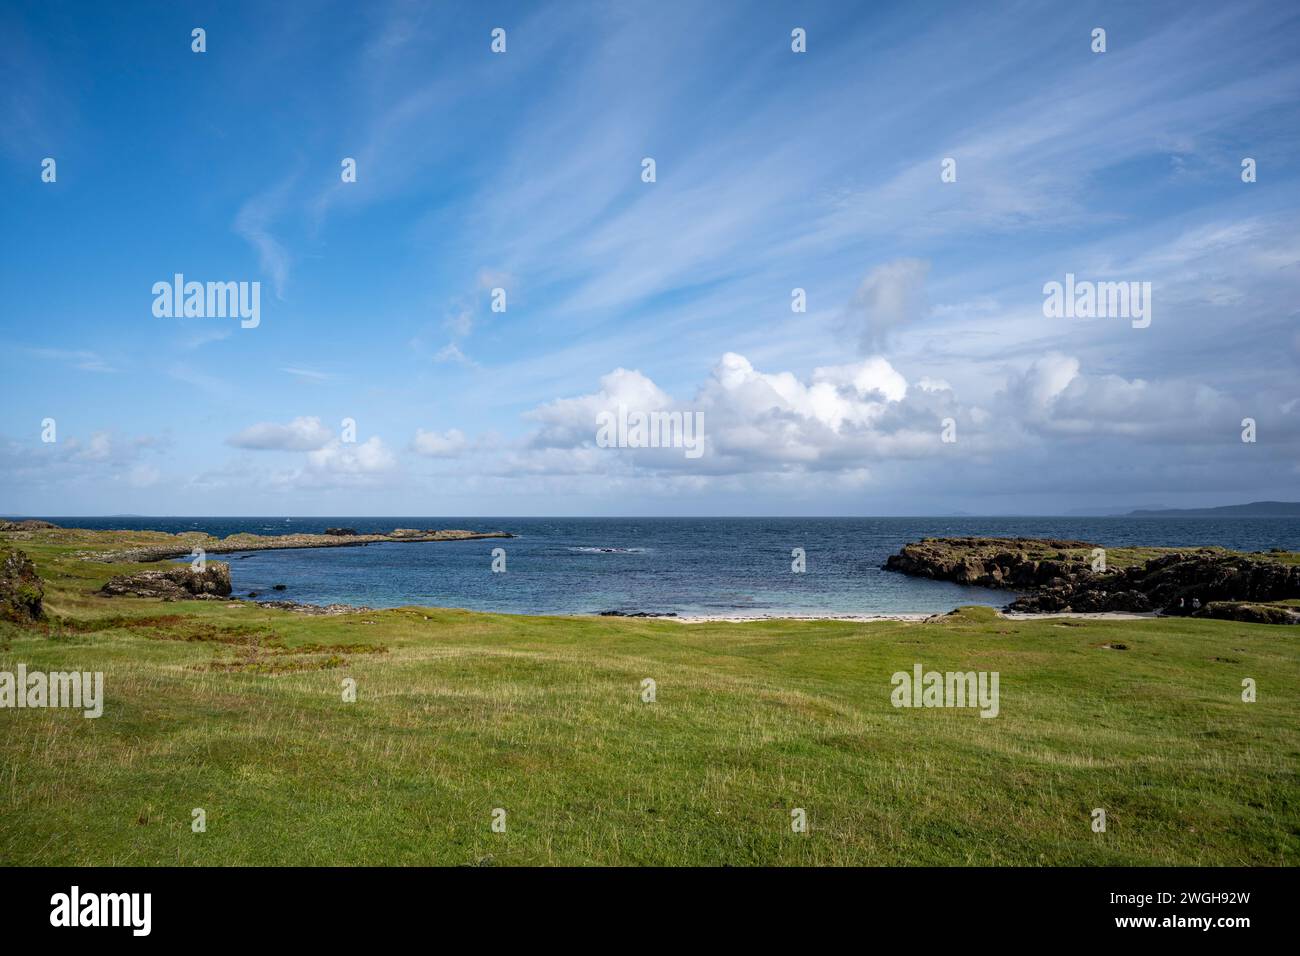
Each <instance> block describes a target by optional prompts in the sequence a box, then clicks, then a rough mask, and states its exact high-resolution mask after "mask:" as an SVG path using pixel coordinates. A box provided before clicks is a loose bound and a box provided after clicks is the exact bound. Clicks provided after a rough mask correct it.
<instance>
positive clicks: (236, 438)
mask: <svg viewBox="0 0 1300 956" xmlns="http://www.w3.org/2000/svg"><path fill="white" fill-rule="evenodd" d="M332 437H333V435H332V433H331V432H330V430H329V429H327V428H326V427H325V426H324V425H322V424H321V421H320V419H319V418H316V417H314V416H313V417H300V418H295V419H294V420H293V421H291V422H289V423H288V424H287V425H280V424H276V423H275V422H259V423H258V424H256V425H252V426H250V427H248V428H245V429H244V430H243V431H241V432H239V433H238V434H235V435H231V436H230V437H229V438H227V439H226V444H227V445H233V446H234V447H236V448H249V449H253V450H255V451H315V450H317V449H319V448H322V447H323V446H324V445H325V444H326V443H327V442H329V441H330V439H331V438H332Z"/></svg>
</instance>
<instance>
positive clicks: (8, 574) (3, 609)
mask: <svg viewBox="0 0 1300 956" xmlns="http://www.w3.org/2000/svg"><path fill="white" fill-rule="evenodd" d="M44 599H45V586H44V585H43V584H42V583H41V579H40V576H39V575H38V574H37V573H36V566H35V565H34V564H32V559H31V558H29V557H28V556H27V554H26V552H23V551H19V550H18V549H17V548H0V620H5V621H12V622H14V623H15V624H35V623H36V622H37V621H39V620H41V619H42V618H43V617H45V610H44V608H43V607H42V606H41V602H42V601H43V600H44Z"/></svg>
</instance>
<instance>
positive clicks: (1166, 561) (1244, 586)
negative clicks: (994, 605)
mask: <svg viewBox="0 0 1300 956" xmlns="http://www.w3.org/2000/svg"><path fill="white" fill-rule="evenodd" d="M885 569H886V570H889V571H898V572H901V573H903V574H910V575H914V576H917V577H927V578H933V579H935V580H939V581H952V582H955V583H957V584H966V585H974V586H978V587H987V588H1000V589H1005V590H1013V591H1020V592H1022V595H1021V596H1020V597H1018V598H1017V599H1016V600H1015V601H1013V602H1012V603H1011V604H1009V605H1008V606H1007V610H1008V611H1014V612H1022V613H1030V614H1056V613H1104V612H1132V613H1153V612H1154V613H1160V614H1168V615H1177V616H1190V617H1207V618H1219V619H1224V620H1237V621H1249V622H1253V623H1266V624H1300V607H1297V606H1288V605H1286V604H1284V603H1280V602H1287V601H1294V600H1296V599H1300V556H1297V555H1296V554H1294V553H1291V552H1286V551H1278V552H1269V553H1254V554H1245V553H1242V552H1237V551H1229V550H1226V549H1223V548H1113V549H1108V548H1105V547H1103V546H1102V545H1098V544H1092V543H1090V542H1086V541H1072V540H1058V539H1041V538H925V539H923V540H921V541H918V542H913V543H911V544H907V545H904V546H903V548H902V550H901V551H899V553H898V554H895V555H891V556H890V558H889V559H888V560H887V561H886V562H885Z"/></svg>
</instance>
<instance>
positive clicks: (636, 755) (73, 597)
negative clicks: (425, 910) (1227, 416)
mask: <svg viewBox="0 0 1300 956" xmlns="http://www.w3.org/2000/svg"><path fill="white" fill-rule="evenodd" d="M81 534H85V533H84V532H83V533H81ZM13 543H14V544H15V545H16V546H18V547H22V548H23V549H24V550H26V551H28V553H29V554H31V555H32V556H33V558H34V560H36V562H37V565H38V568H39V570H40V571H41V573H42V576H44V577H46V578H47V579H48V583H49V591H48V593H47V600H46V603H47V607H48V609H49V610H50V611H51V612H52V613H53V614H54V615H56V616H57V617H58V618H59V619H61V620H62V621H64V625H63V626H54V627H51V628H49V629H47V630H46V631H39V630H27V631H24V630H19V629H17V628H14V627H8V628H7V629H6V630H4V631H2V632H0V670H10V671H12V670H13V669H14V668H15V667H16V665H17V664H18V663H19V662H23V663H25V664H26V665H27V666H28V668H29V669H34V670H67V669H78V670H89V671H96V670H99V671H103V672H104V675H105V677H104V680H105V696H106V699H107V700H106V704H105V710H104V715H103V717H101V718H99V719H98V720H87V719H85V718H83V717H82V716H81V714H80V713H79V712H74V711H70V710H21V711H19V710H8V709H4V710H0V863H3V864H126V865H139V864H332V863H339V864H471V865H472V864H484V863H494V864H497V865H514V864H588V863H590V864H712V865H718V864H734V865H747V864H958V865H960V864H995V865H996V864H1030V865H1036V864H1102V865H1111V864H1137V865H1155V864H1222V865H1260V864H1264V865H1294V864H1295V863H1296V862H1297V860H1298V858H1300V856H1298V854H1300V782H1298V780H1297V773H1296V770H1297V765H1298V758H1300V719H1298V718H1300V707H1298V706H1297V699H1296V693H1295V689H1296V687H1297V686H1300V629H1294V628H1287V627H1277V626H1273V627H1270V626H1264V625H1248V624H1237V623H1232V622H1224V621H1193V620H1189V619H1162V620H1151V621H1139V622H1133V621H1101V620H1089V621H1078V620H1032V621H1009V620H1005V619H1002V618H1000V617H998V616H997V615H996V614H994V613H993V612H992V611H990V610H988V609H969V610H967V611H966V612H964V613H962V614H958V615H954V616H951V617H948V618H945V619H943V620H942V621H939V622H928V623H904V622H878V623H869V624H862V623H842V622H761V623H749V624H726V623H717V624H706V625H683V624H679V623H676V622H672V621H664V620H626V619H623V620H619V619H603V618H541V617H515V616H508V615H495V614H475V613H469V612H462V611H446V610H429V609H421V608H402V609H398V610H393V611H384V612H370V613H363V614H351V615H344V616H339V617H316V618H312V617H304V616H300V615H295V614H291V613H286V612H275V611H270V610H262V609H257V608H255V607H250V606H247V605H244V606H239V607H229V606H227V604H226V603H225V602H189V603H178V604H162V603H159V602H152V601H143V600H133V599H115V600H109V599H103V598H98V597H93V596H91V595H90V594H89V591H91V590H93V588H94V587H96V586H98V583H100V582H102V580H104V579H105V578H106V577H107V576H108V575H109V574H113V573H122V572H123V571H124V570H129V566H125V567H124V566H121V565H112V566H100V565H95V564H86V563H83V562H81V561H78V560H76V559H74V558H72V557H71V555H70V554H69V549H70V548H72V547H73V544H74V543H75V542H72V541H69V540H59V539H58V536H56V535H52V534H51V535H49V536H47V538H46V540H44V541H33V540H30V539H29V540H26V541H15V542H13ZM76 546H77V547H82V545H81V544H79V543H78V544H76ZM100 547H104V546H103V545H101V546H100ZM1118 645H1124V646H1125V647H1126V649H1125V650H1116V649H1113V648H1115V647H1116V646H1118ZM918 661H919V662H921V663H922V664H923V665H924V667H925V669H927V670H931V669H933V670H939V671H947V670H995V671H998V672H1000V675H1001V688H1000V690H1001V700H1000V705H1001V713H1000V715H999V716H998V717H997V718H995V719H988V720H986V719H981V718H980V717H979V716H978V714H977V712H976V711H974V710H963V711H958V710H943V709H913V710H905V709H895V708H894V707H892V706H891V704H890V692H891V690H892V686H891V683H890V677H891V675H892V674H893V673H894V672H895V671H900V670H901V671H908V672H910V671H911V669H912V665H913V664H914V663H915V662H918ZM647 677H648V678H653V679H654V680H655V681H656V683H657V700H656V701H655V702H654V703H643V702H642V700H641V681H642V680H643V679H644V678H647ZM1245 677H1251V678H1254V679H1255V680H1256V681H1257V682H1258V693H1259V699H1258V701H1257V702H1256V703H1251V704H1247V703H1243V702H1242V700H1241V681H1242V679H1243V678H1245ZM344 678H352V679H354V680H355V681H356V685H357V700H356V702H355V703H344V702H343V701H342V699H341V697H342V694H341V686H340V685H341V682H342V681H343V679H344ZM497 807H501V808H504V809H505V810H506V811H507V829H506V832H505V833H494V832H493V831H492V829H491V820H492V811H493V809H494V808H497ZM796 807H798V808H804V809H805V810H806V811H807V817H808V822H809V832H808V833H806V834H797V833H794V832H792V830H791V827H790V811H791V809H792V808H796ZM1094 807H1101V808H1104V809H1105V810H1106V812H1107V818H1108V828H1107V832H1105V833H1100V834H1099V833H1093V832H1092V830H1091V828H1090V813H1091V811H1092V809H1093V808H1094ZM193 808H203V809H204V810H205V811H206V813H207V832H205V833H193V832H191V828H190V821H191V810H192V809H193Z"/></svg>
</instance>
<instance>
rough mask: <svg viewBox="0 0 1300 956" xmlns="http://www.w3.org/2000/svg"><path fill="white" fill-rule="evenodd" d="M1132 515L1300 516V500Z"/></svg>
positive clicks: (1155, 511) (1146, 511)
mask: <svg viewBox="0 0 1300 956" xmlns="http://www.w3.org/2000/svg"><path fill="white" fill-rule="evenodd" d="M1129 515H1130V516H1150V515H1157V516H1175V517H1187V518H1201V517H1206V518H1300V501H1252V502H1251V503H1250V504H1248V505H1223V506H1221V507H1218V508H1163V509H1160V510H1158V511H1157V510H1152V509H1142V510H1138V511H1130V512H1129Z"/></svg>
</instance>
